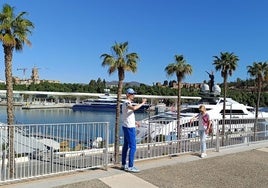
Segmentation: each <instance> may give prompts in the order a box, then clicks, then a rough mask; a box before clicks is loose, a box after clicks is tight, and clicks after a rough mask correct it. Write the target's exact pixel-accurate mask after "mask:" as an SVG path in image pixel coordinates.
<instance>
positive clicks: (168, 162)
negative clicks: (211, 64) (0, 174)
mask: <svg viewBox="0 0 268 188" xmlns="http://www.w3.org/2000/svg"><path fill="white" fill-rule="evenodd" d="M136 166H137V167H138V168H140V169H141V170H142V171H141V172H140V173H137V174H131V173H127V172H124V171H122V170H119V168H118V167H109V168H108V171H105V170H100V169H96V170H88V171H83V172H75V173H72V174H66V175H59V176H53V177H51V176H50V177H46V178H43V179H39V180H33V179H32V180H31V181H27V182H20V183H16V184H14V183H13V184H11V185H5V186H2V187H5V188H11V187H12V188H17V187H19V188H36V187H38V188H49V187H57V188H108V187H111V188H126V187H127V188H141V187H144V188H156V187H159V188H178V187H186V188H188V187H189V188H191V187H201V188H202V187H213V188H214V187H226V188H227V187H228V188H229V187H235V188H240V187H241V188H242V187H243V188H244V187H258V188H262V187H263V188H264V187H268V142H262V143H255V144H250V145H249V146H240V147H237V146H236V147H230V148H226V149H221V151H220V152H215V151H213V150H210V151H208V157H207V158H204V159H201V158H200V157H199V156H198V155H197V154H185V155H180V156H175V157H172V158H168V157H165V158H161V159H153V160H146V161H140V162H136Z"/></svg>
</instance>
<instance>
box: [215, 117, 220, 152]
mask: <svg viewBox="0 0 268 188" xmlns="http://www.w3.org/2000/svg"><path fill="white" fill-rule="evenodd" d="M219 127H220V126H219V120H217V121H216V152H219V151H220V134H219V132H220V131H219V130H220V129H219Z"/></svg>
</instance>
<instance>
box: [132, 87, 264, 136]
mask: <svg viewBox="0 0 268 188" xmlns="http://www.w3.org/2000/svg"><path fill="white" fill-rule="evenodd" d="M219 94H220V88H219V87H218V86H214V89H213V93H210V92H209V91H208V86H207V85H206V84H204V85H203V87H202V95H201V99H200V100H199V101H198V102H196V103H195V104H188V105H183V107H182V109H181V111H180V131H181V136H182V138H192V137H195V136H197V135H198V131H197V130H198V122H197V121H196V122H193V123H190V119H191V118H192V117H194V116H196V115H197V114H198V113H199V106H200V105H201V104H203V105H205V107H206V109H207V113H208V114H209V115H210V118H211V119H212V120H213V122H214V123H213V130H214V134H215V131H216V127H215V126H216V123H215V122H218V124H219V125H222V115H223V102H224V99H223V98H222V97H219ZM258 117H259V118H258V121H259V122H266V124H268V122H267V121H268V113H267V112H259V116H258ZM254 123H255V111H254V108H253V107H250V106H247V105H244V104H241V103H239V102H237V101H235V100H233V99H231V98H226V109H225V131H229V132H241V131H245V129H247V130H248V129H252V128H253V127H254ZM177 127H178V125H177V112H176V111H168V112H164V113H160V114H158V115H154V116H152V117H150V118H147V119H144V120H142V121H141V126H140V127H139V128H137V139H138V140H146V139H148V138H149V136H148V135H149V132H150V135H151V136H150V139H153V140H156V141H157V140H159V138H160V137H163V136H164V137H166V139H175V138H176V135H177ZM221 127H222V126H220V131H221Z"/></svg>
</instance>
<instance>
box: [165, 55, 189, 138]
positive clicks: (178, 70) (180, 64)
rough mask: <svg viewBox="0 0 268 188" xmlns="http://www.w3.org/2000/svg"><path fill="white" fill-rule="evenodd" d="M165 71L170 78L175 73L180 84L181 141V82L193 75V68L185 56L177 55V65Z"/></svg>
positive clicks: (178, 133) (178, 126)
mask: <svg viewBox="0 0 268 188" xmlns="http://www.w3.org/2000/svg"><path fill="white" fill-rule="evenodd" d="M165 71H166V73H167V75H168V76H172V75H173V74H174V73H175V74H176V76H177V83H178V93H177V94H178V97H177V135H178V140H179V139H180V138H181V135H180V132H181V131H180V108H181V82H182V80H183V79H184V78H185V76H186V74H192V66H191V65H189V64H187V63H186V60H185V59H184V58H183V55H175V63H171V64H169V65H168V66H167V67H166V68H165ZM178 143H179V142H178Z"/></svg>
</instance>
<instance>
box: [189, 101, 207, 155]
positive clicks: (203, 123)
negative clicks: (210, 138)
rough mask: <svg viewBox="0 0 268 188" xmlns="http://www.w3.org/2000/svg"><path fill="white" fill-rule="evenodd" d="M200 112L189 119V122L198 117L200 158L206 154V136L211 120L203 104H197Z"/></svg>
mask: <svg viewBox="0 0 268 188" xmlns="http://www.w3.org/2000/svg"><path fill="white" fill-rule="evenodd" d="M199 111H200V113H199V114H198V115H197V116H195V117H193V118H192V119H191V122H192V121H193V120H195V119H198V133H199V136H200V149H201V158H204V157H206V156H207V154H206V149H207V147H206V136H207V135H208V133H209V130H210V127H211V120H210V117H209V114H208V113H207V111H206V107H205V106H204V105H200V106H199Z"/></svg>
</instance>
